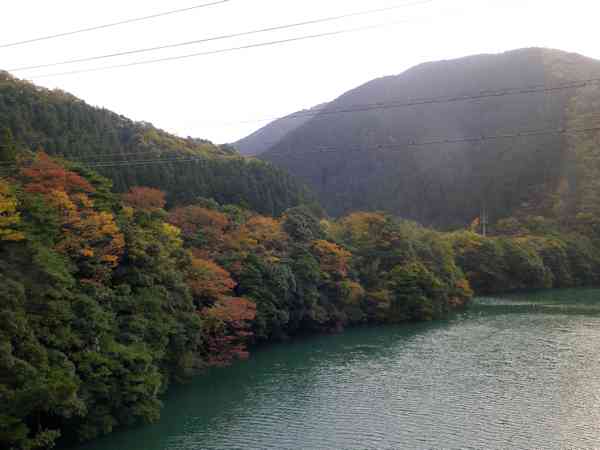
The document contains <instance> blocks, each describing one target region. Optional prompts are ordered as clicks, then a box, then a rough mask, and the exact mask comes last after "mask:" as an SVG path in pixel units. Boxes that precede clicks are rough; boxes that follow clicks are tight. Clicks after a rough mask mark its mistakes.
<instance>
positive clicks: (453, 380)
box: [82, 290, 600, 450]
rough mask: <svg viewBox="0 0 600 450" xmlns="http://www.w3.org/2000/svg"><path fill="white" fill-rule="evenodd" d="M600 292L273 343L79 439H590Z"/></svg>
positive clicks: (599, 419)
mask: <svg viewBox="0 0 600 450" xmlns="http://www.w3.org/2000/svg"><path fill="white" fill-rule="evenodd" d="M598 445H600V291H597V290H562V291H544V292H536V293H529V294H520V295H516V296H510V297H503V298H486V299H479V300H478V301H477V302H476V304H475V305H474V306H473V308H471V309H470V310H469V311H468V312H467V313H464V314H460V315H457V316H456V317H454V318H452V319H451V320H449V321H444V322H436V323H429V324H415V325H405V326H398V327H375V328H364V329H355V330H350V331H347V332H345V333H344V334H340V335H336V336H319V337H313V338H308V339H302V340H298V341H295V342H292V343H286V344H282V345H276V346H271V347H269V348H265V349H263V350H261V351H259V352H257V353H256V354H255V355H254V356H253V358H251V359H250V360H249V361H246V362H242V363H239V364H236V365H234V366H233V367H230V368H225V369H218V370H213V371H211V372H209V373H208V374H206V375H203V376H200V377H198V378H196V379H195V380H194V382H193V383H192V384H191V385H188V386H184V387H179V388H176V389H173V390H172V391H171V393H170V394H169V396H168V397H167V398H166V399H165V408H164V410H163V418H162V419H161V421H160V423H159V424H156V425H153V426H147V427H143V428H138V429H134V430H128V431H124V432H120V433H116V434H114V435H111V436H108V437H106V438H104V439H101V440H99V441H98V442H96V443H94V444H91V445H88V446H85V447H82V450H134V449H140V450H192V449H194V450H196V449H237V448H239V449H380V448H382V449H386V448H409V449H410V448H414V449H422V448H477V449H479V448H498V449H500V448H502V449H505V448H545V449H551V448H556V449H558V448H595V447H596V446H598Z"/></svg>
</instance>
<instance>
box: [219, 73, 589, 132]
mask: <svg viewBox="0 0 600 450" xmlns="http://www.w3.org/2000/svg"><path fill="white" fill-rule="evenodd" d="M598 83H600V78H590V79H586V80H576V81H567V82H565V83H561V84H558V85H555V86H547V85H537V86H529V87H524V88H503V89H499V90H495V91H481V93H479V94H472V95H466V94H465V95H457V96H442V97H429V98H420V99H412V100H408V101H399V100H398V101H391V102H377V103H366V104H359V105H352V106H349V107H346V108H337V109H329V110H327V109H319V110H316V111H310V110H309V111H300V112H298V113H294V114H291V115H289V116H284V117H264V118H262V119H253V120H244V121H239V122H228V123H227V125H239V124H250V123H256V122H266V121H274V120H294V119H301V118H305V117H308V118H312V117H321V116H328V115H333V114H345V113H354V112H364V111H373V110H385V109H392V108H406V107H410V106H422V105H431V104H440V103H454V102H463V101H469V100H480V99H486V98H493V97H504V96H507V95H521V94H536V93H548V92H555V91H562V90H566V89H578V88H583V87H587V86H592V85H595V84H598Z"/></svg>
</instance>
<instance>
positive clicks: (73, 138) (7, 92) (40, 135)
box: [0, 71, 310, 215]
mask: <svg viewBox="0 0 600 450" xmlns="http://www.w3.org/2000/svg"><path fill="white" fill-rule="evenodd" d="M6 145H15V146H16V147H17V148H19V149H21V148H27V149H38V148H43V149H44V151H45V152H46V153H48V154H49V155H51V156H60V157H64V158H67V159H71V160H83V161H87V162H88V163H92V164H108V165H106V166H104V167H97V170H98V171H99V172H100V173H101V174H102V175H104V176H106V177H108V178H110V179H111V180H112V182H113V188H114V189H115V191H117V192H126V191H127V190H128V189H129V188H131V187H134V186H152V187H155V188H157V189H161V190H163V191H165V192H166V194H167V201H168V203H169V204H170V205H173V204H181V203H182V202H190V201H191V200H193V199H195V198H196V197H199V196H202V197H209V198H215V199H217V200H218V201H220V202H223V203H243V204H245V205H247V206H248V207H249V208H251V209H252V210H255V211H258V212H261V213H263V214H267V215H274V214H276V215H278V214H281V213H282V212H283V211H284V210H285V209H287V208H290V207H293V206H297V205H300V204H302V203H305V202H308V201H310V197H309V196H310V194H309V193H308V191H307V190H306V188H305V187H304V186H303V185H301V184H300V183H298V182H296V181H295V180H294V178H293V177H291V176H290V175H288V174H287V173H286V172H284V171H282V170H280V169H277V168H275V167H273V166H272V165H270V164H267V163H265V162H262V161H258V160H253V159H246V158H242V157H241V156H240V155H239V154H238V153H237V152H236V151H235V150H234V149H233V148H232V147H229V146H219V145H215V144H213V143H211V142H210V141H207V140H202V139H193V138H180V137H178V136H174V135H172V134H169V133H166V132H164V131H162V130H160V129H157V128H155V127H154V126H152V125H151V124H149V123H146V122H134V121H132V120H130V119H128V118H126V117H123V116H121V115H118V114H116V113H113V112H111V111H109V110H106V109H101V108H94V107H92V106H90V105H88V104H87V103H85V102H84V101H82V100H80V99H78V98H76V97H74V96H72V95H70V94H68V93H66V92H62V91H58V90H52V91H51V90H48V89H44V88H41V87H38V86H35V85H34V84H31V83H28V82H26V81H22V80H18V79H16V78H14V77H12V76H10V75H9V74H7V73H6V72H1V71H0V146H6ZM169 159H170V160H177V159H179V160H183V162H182V161H179V162H178V161H172V162H169V163H166V162H164V161H162V160H169ZM189 159H194V161H187V160H189ZM157 161H158V163H157ZM5 162H6V161H3V163H5ZM3 167H5V166H3Z"/></svg>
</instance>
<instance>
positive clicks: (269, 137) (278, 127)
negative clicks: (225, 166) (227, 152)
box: [233, 103, 327, 156]
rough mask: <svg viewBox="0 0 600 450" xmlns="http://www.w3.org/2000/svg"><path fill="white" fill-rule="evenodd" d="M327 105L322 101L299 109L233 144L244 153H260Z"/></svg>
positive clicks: (252, 154)
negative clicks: (310, 106) (308, 107)
mask: <svg viewBox="0 0 600 450" xmlns="http://www.w3.org/2000/svg"><path fill="white" fill-rule="evenodd" d="M326 105H327V103H321V104H320V105H317V106H314V107H312V108H310V109H303V110H302V111H297V112H295V113H293V114H290V115H289V116H285V117H282V118H280V119H277V120H275V121H273V122H271V123H269V124H268V125H266V126H264V127H262V128H260V129H258V130H257V131H255V132H254V133H252V134H250V135H249V136H246V137H245V138H243V139H240V140H239V141H237V142H236V143H234V144H233V146H234V147H235V148H236V149H238V150H239V152H240V153H241V154H242V155H246V156H255V155H259V154H261V153H263V152H265V151H267V150H268V149H269V148H271V147H272V146H273V145H275V144H276V143H277V142H279V141H280V140H281V139H282V138H283V137H284V136H285V135H287V134H288V133H290V132H291V131H293V130H295V129H297V128H298V127H300V126H301V125H304V124H305V123H306V122H307V121H308V120H309V119H310V118H311V117H313V116H314V115H315V114H316V113H317V112H318V111H320V110H321V109H323V108H324V107H325V106H326Z"/></svg>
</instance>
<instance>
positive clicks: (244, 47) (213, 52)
mask: <svg viewBox="0 0 600 450" xmlns="http://www.w3.org/2000/svg"><path fill="white" fill-rule="evenodd" d="M401 23H407V21H406V20H401V21H393V22H384V23H378V24H374V25H366V26H362V27H355V28H345V29H342V30H336V31H329V32H324V33H318V34H310V35H305V36H299V37H294V38H288V39H280V40H275V41H267V42H259V43H256V44H248V45H242V46H239V47H230V48H224V49H220V50H211V51H206V52H199V53H190V54H187V55H179V56H170V57H165V58H157V59H148V60H144V61H135V62H131V63H125V64H115V65H112V66H104V67H94V68H90V69H82V70H72V71H68V72H60V73H51V74H44V75H36V76H34V77H33V78H36V79H37V78H48V77H57V76H65V75H77V74H82V73H89V72H99V71H104V70H112V69H119V68H124V67H134V66H141V65H146V64H154V63H160V62H167V61H176V60H182V59H189V58H195V57H199V56H208V55H217V54H220V53H230V52H235V51H239V50H247V49H251V48H259V47H269V46H273V45H280V44H288V43H290V42H298V41H305V40H308V39H317V38H323V37H332V36H338V35H342V34H349V33H357V32H360V31H368V30H374V29H377V28H383V27H389V26H392V25H398V24H401Z"/></svg>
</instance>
